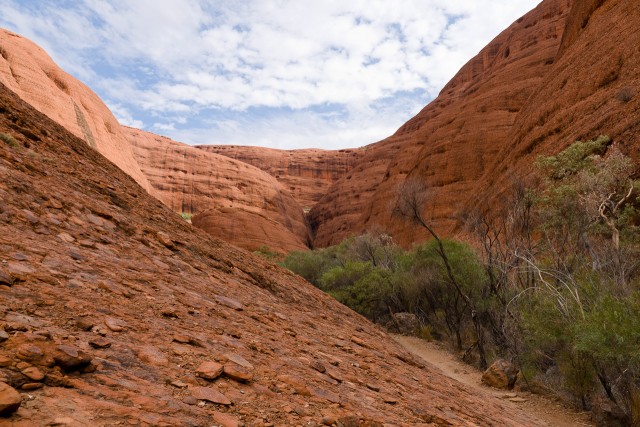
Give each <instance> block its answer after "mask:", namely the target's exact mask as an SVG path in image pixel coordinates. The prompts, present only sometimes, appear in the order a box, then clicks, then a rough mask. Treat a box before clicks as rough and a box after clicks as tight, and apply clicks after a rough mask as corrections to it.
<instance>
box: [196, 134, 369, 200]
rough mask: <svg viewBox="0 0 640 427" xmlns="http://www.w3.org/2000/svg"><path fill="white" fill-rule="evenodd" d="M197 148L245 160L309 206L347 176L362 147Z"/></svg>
mask: <svg viewBox="0 0 640 427" xmlns="http://www.w3.org/2000/svg"><path fill="white" fill-rule="evenodd" d="M197 147H198V148H199V149H201V150H205V151H208V152H210V153H216V154H221V155H223V156H227V157H231V158H232V159H236V160H240V161H242V162H245V163H249V164H250V165H253V166H255V167H257V168H259V169H262V170H263V171H265V172H267V173H269V174H270V175H271V176H273V177H275V178H276V179H277V180H278V181H279V182H280V183H281V184H282V186H283V187H284V188H285V189H287V190H288V191H289V192H290V193H291V195H292V196H293V197H294V198H295V199H296V200H297V201H298V203H299V204H300V205H301V206H302V207H303V208H304V209H305V210H308V209H310V208H311V207H312V206H313V205H315V204H316V203H317V202H318V201H319V200H320V199H321V198H322V196H324V194H325V193H326V192H327V190H328V189H329V187H330V186H331V184H333V183H334V182H336V181H337V180H339V179H340V178H343V177H345V176H347V174H348V173H349V171H350V170H351V169H352V168H353V166H354V165H355V164H356V163H357V162H358V161H359V160H360V158H361V157H362V155H363V154H364V151H363V150H362V149H344V150H317V149H304V150H276V149H273V148H264V147H250V146H241V145H200V146H197Z"/></svg>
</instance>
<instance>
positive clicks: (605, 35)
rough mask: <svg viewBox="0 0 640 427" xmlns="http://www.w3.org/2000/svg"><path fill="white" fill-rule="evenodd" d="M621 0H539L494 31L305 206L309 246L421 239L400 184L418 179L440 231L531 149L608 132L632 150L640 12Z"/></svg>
mask: <svg viewBox="0 0 640 427" xmlns="http://www.w3.org/2000/svg"><path fill="white" fill-rule="evenodd" d="M635 7H636V5H635V4H633V2H628V1H622V0H607V1H602V0H588V1H583V2H578V1H570V0H545V1H544V2H542V3H541V4H540V5H539V6H538V7H537V8H536V9H534V10H533V11H531V12H530V13H528V14H527V15H526V16H524V17H523V18H521V19H519V20H518V21H517V22H515V23H514V24H513V25H511V26H510V27H509V28H508V29H507V30H505V31H504V32H503V33H502V34H500V35H499V36H498V37H497V38H496V39H494V40H493V41H492V42H491V43H490V44H489V45H488V46H487V47H486V48H485V49H483V50H482V51H481V52H480V53H479V54H478V56H476V57H475V58H473V59H472V60H471V61H470V62H469V63H467V64H466V65H465V66H464V67H463V68H462V69H461V70H460V72H459V73H458V74H457V75H456V76H455V77H454V78H453V79H452V80H451V82H449V84H447V86H446V87H445V88H444V89H443V90H442V92H441V93H440V95H439V96H438V98H437V99H435V100H434V101H433V102H432V103H431V104H429V105H428V106H427V107H425V108H424V109H423V110H422V111H421V112H420V113H419V114H418V115H417V116H416V117H414V118H413V119H411V120H410V121H409V122H407V123H406V124H405V125H404V126H402V127H401V128H400V129H399V130H398V132H397V133H396V134H395V135H393V136H391V137H390V138H388V139H387V140H384V141H382V142H381V143H378V144H373V145H370V146H368V147H367V152H366V154H365V157H364V158H363V160H362V161H361V162H360V163H359V164H357V165H356V166H355V167H354V169H353V170H352V171H351V172H350V173H349V174H348V175H347V177H346V178H344V179H342V180H340V181H338V182H337V183H336V184H335V185H334V186H333V187H332V188H331V189H330V190H329V191H328V193H327V195H326V196H325V197H324V198H323V199H322V200H321V202H320V203H319V204H318V206H317V207H315V208H313V209H312V212H311V215H310V222H311V224H312V227H313V229H314V230H315V240H314V243H315V245H316V246H325V245H330V244H335V243H338V242H339V241H341V240H342V239H344V237H346V236H347V235H348V234H350V233H357V232H361V231H364V230H366V229H371V228H378V229H383V230H386V231H387V232H389V233H390V234H392V235H393V236H394V238H395V239H396V240H397V241H399V242H401V243H404V244H407V245H408V244H410V243H412V242H416V241H422V240H425V239H426V238H427V237H428V236H427V235H426V233H425V232H423V230H420V229H419V227H416V226H415V225H413V224H410V223H409V222H407V221H406V220H404V219H401V218H398V217H397V216H394V215H393V213H392V211H393V206H394V202H395V200H396V199H397V192H398V189H399V188H401V186H402V185H403V184H404V183H405V182H411V181H413V182H421V183H424V184H425V186H426V188H427V189H428V190H427V192H426V193H425V197H426V199H427V200H428V202H427V203H426V205H425V210H424V212H425V216H426V217H427V218H428V220H429V221H430V222H431V223H432V225H433V226H434V227H435V228H436V230H437V231H438V232H439V233H440V234H444V235H446V234H452V233H454V232H457V231H459V230H460V226H461V224H462V220H461V216H462V215H461V214H464V213H469V212H470V211H473V210H475V209H491V208H492V206H495V203H496V201H498V200H499V198H498V197H500V195H501V194H502V193H504V192H505V191H507V190H508V189H509V188H510V187H511V186H512V185H513V184H514V182H517V181H518V180H521V179H522V178H523V177H525V178H526V177H527V176H528V175H529V174H530V173H531V172H532V169H533V163H534V160H535V158H536V157H537V156H538V155H540V154H545V155H548V154H551V153H556V152H558V151H560V150H562V149H563V148H565V147H567V146H568V145H570V144H571V143H573V142H574V141H576V140H588V139H594V138H597V137H598V136H599V135H601V134H604V135H609V136H611V137H612V138H613V140H614V141H615V142H616V144H618V146H619V147H620V149H621V150H622V151H623V152H624V153H626V154H629V155H631V156H632V157H633V158H634V159H635V160H640V155H639V154H638V153H639V152H638V150H637V149H634V148H633V147H638V145H639V144H640V140H639V138H640V136H639V135H640V121H638V120H637V117H638V115H639V114H640V89H638V85H637V82H638V81H639V79H640V66H638V64H640V50H638V49H637V48H636V46H639V45H640V34H639V33H638V32H637V31H636V30H635V29H636V28H637V27H638V25H640V15H638V14H637V13H636V10H635Z"/></svg>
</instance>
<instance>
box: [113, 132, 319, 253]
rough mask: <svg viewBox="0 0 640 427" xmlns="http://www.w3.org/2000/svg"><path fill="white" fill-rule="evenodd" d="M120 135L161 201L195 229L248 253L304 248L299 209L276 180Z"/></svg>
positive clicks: (236, 164) (189, 150)
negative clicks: (189, 220) (185, 215)
mask: <svg viewBox="0 0 640 427" xmlns="http://www.w3.org/2000/svg"><path fill="white" fill-rule="evenodd" d="M123 131H124V133H125V134H126V136H127V138H128V140H129V143H130V144H131V146H132V147H133V150H134V154H135V156H136V159H137V160H138V163H139V164H140V166H141V168H142V171H143V172H144V174H145V175H146V176H147V177H148V179H149V182H150V183H151V185H152V186H153V187H154V188H155V189H156V191H157V194H158V197H159V198H160V200H161V201H162V202H163V203H164V204H165V205H167V206H168V207H169V208H170V209H171V210H173V211H174V212H185V213H190V214H194V215H195V216H194V217H193V219H192V221H193V224H194V225H195V226H197V227H199V228H202V229H203V230H205V231H207V232H209V233H211V234H213V235H214V236H216V237H219V238H221V239H224V240H227V241H229V242H231V243H233V244H235V245H238V246H240V247H243V248H245V249H249V250H255V249H258V248H259V247H261V246H269V248H271V249H272V250H275V251H277V252H281V253H287V252H289V251H292V250H303V249H306V248H307V247H308V243H309V233H308V228H307V224H306V220H305V218H304V215H303V211H302V207H300V205H299V204H298V203H297V202H296V201H295V200H294V199H293V197H291V195H290V194H289V192H288V191H287V190H286V189H284V188H283V187H282V186H281V185H280V183H278V182H277V181H276V179H275V178H274V177H272V176H270V175H269V174H267V173H266V172H264V171H262V170H260V169H258V168H255V167H253V166H251V165H249V164H247V163H243V162H240V161H237V160H233V159H230V158H229V157H226V156H220V155H217V154H214V153H208V152H206V151H203V150H198V149H197V148H194V147H192V146H189V145H186V144H181V143H179V142H176V141H173V140H171V139H169V138H165V137H162V136H158V135H154V134H152V133H149V132H145V131H141V130H138V129H132V128H127V127H124V128H123Z"/></svg>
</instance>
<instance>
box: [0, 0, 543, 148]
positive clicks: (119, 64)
mask: <svg viewBox="0 0 640 427" xmlns="http://www.w3.org/2000/svg"><path fill="white" fill-rule="evenodd" d="M536 3H537V1H536V0H484V1H480V0H457V1H450V0H401V1H398V2H389V1H387V0H369V1H364V0H354V1H350V2H344V1H342V0H323V1H312V0H279V1H266V0H251V1H250V0H242V1H215V2H213V1H209V0H198V1H196V0H193V1H188V2H185V1H183V0H136V1H130V0H79V1H76V2H71V1H63V0H60V1H57V2H51V3H49V2H46V3H45V2H42V3H41V4H40V5H39V7H35V6H33V5H31V6H30V4H31V3H30V2H26V3H23V2H18V1H17V0H5V3H4V4H3V5H0V25H5V26H9V27H11V28H12V29H15V30H16V31H18V32H21V33H22V34H24V35H25V36H27V37H30V38H32V39H34V41H36V42H37V43H39V44H41V45H43V47H45V49H47V50H48V51H49V52H51V53H52V54H53V57H54V59H56V60H57V61H58V62H59V63H60V64H61V65H62V66H63V67H65V68H66V69H67V70H68V71H70V72H72V73H74V74H76V73H77V74H76V75H79V76H80V77H81V78H82V79H83V80H85V82H86V83H88V84H89V85H90V86H91V87H93V88H94V89H96V90H98V91H99V92H100V94H101V95H102V96H103V97H106V98H107V99H106V101H107V102H108V103H110V104H112V105H117V106H118V108H121V109H125V108H126V110H127V114H121V113H119V114H116V115H118V117H120V118H122V119H123V120H126V121H127V123H132V122H133V121H135V120H136V119H134V116H136V117H138V118H137V123H140V119H141V118H144V121H145V122H148V123H156V125H154V128H155V129H159V130H162V129H163V127H162V126H164V128H166V130H167V131H173V132H183V133H182V135H184V136H188V134H187V133H186V132H185V131H184V129H186V128H188V127H189V126H192V127H193V128H201V129H204V128H203V126H204V123H205V122H203V121H202V120H204V119H206V118H207V117H204V118H203V117H200V116H202V115H205V114H209V113H211V112H223V113H224V112H233V113H234V114H237V113H242V112H244V113H245V114H247V115H248V116H247V117H246V119H247V120H246V123H244V124H245V125H251V123H254V122H257V123H259V121H260V120H261V119H262V118H263V117H260V116H258V117H253V116H251V115H252V114H256V111H259V112H261V111H262V109H265V108H266V109H277V110H282V111H283V112H282V114H285V112H284V110H287V111H293V112H288V113H286V114H289V116H288V117H285V116H283V117H279V119H280V120H277V121H276V123H271V124H269V126H267V125H266V124H265V125H264V126H262V127H263V133H261V134H258V136H253V135H252V132H250V131H247V132H240V134H245V135H246V136H247V138H248V139H249V138H251V140H252V141H254V140H256V139H259V140H261V141H262V140H264V139H265V137H264V135H269V138H272V139H271V141H284V140H290V139H291V140H293V139H295V141H294V142H295V143H296V144H305V143H309V144H311V143H313V144H321V143H322V141H321V140H319V139H318V138H317V137H315V136H314V135H322V136H323V138H330V137H331V135H330V132H331V131H332V128H334V129H335V130H336V131H337V132H339V133H340V135H341V136H340V135H337V136H336V137H335V138H332V139H331V140H339V141H343V142H344V141H347V140H350V138H354V139H357V138H355V136H356V135H358V134H360V135H361V138H360V139H359V140H358V141H356V142H355V143H354V144H357V145H364V144H367V143H369V142H372V141H373V140H377V139H381V138H382V137H384V136H386V134H382V133H380V134H378V133H375V132H374V130H373V129H376V131H378V132H389V128H390V127H391V126H392V125H391V124H385V125H384V126H381V125H377V123H378V120H375V119H372V117H375V115H376V114H378V113H380V110H381V108H382V107H383V106H384V105H383V104H384V103H385V102H388V103H389V104H388V105H391V106H394V105H395V104H394V102H393V101H392V100H394V99H395V98H396V97H397V94H400V93H401V94H406V93H412V92H414V93H417V94H420V95H419V97H415V98H411V99H409V98H407V97H406V96H405V95H402V99H405V101H406V102H409V103H412V104H416V103H421V104H422V105H424V104H425V103H426V102H427V101H428V97H426V96H425V91H426V93H428V94H429V95H431V96H433V95H434V94H436V93H437V91H438V90H439V89H440V88H441V87H442V86H443V85H444V84H445V83H446V82H447V81H448V80H449V79H450V78H451V77H453V75H454V74H455V72H456V71H457V70H458V69H459V68H460V67H461V66H462V65H463V64H464V62H466V61H467V60H469V59H470V58H471V57H472V56H473V55H474V54H475V53H477V52H478V51H479V50H480V49H481V48H482V47H483V46H484V45H485V44H486V43H487V42H488V41H489V40H490V39H491V38H492V37H493V36H495V35H497V33H498V32H499V31H500V30H502V29H504V28H506V26H507V25H509V24H510V23H511V22H512V21H513V20H515V19H517V18H518V17H519V16H520V15H522V14H523V13H525V12H526V11H527V10H529V9H531V8H532V7H534V6H535V5H536ZM384 100H387V101H384ZM326 105H334V106H336V108H341V109H343V110H344V111H346V114H347V116H348V117H346V118H344V119H343V121H344V123H348V126H352V128H348V129H347V128H346V127H345V128H344V129H343V128H340V127H338V128H336V125H337V124H336V122H335V120H333V121H331V120H327V119H326V118H325V117H321V116H316V119H317V120H315V121H314V117H312V116H314V114H313V110H314V109H316V110H322V111H324V109H325V108H324V107H325V106H326ZM407 110H413V108H410V109H407V108H403V109H401V111H400V110H398V111H396V112H394V114H391V115H390V116H392V117H393V118H394V119H398V120H401V121H399V122H397V123H395V124H393V129H395V128H397V127H399V126H400V125H401V124H402V122H404V121H405V120H407V119H408V118H409V117H406V116H405V114H407ZM358 111H368V114H364V115H363V114H358V113H357V112H358ZM385 112H387V113H388V109H385ZM214 115H215V114H214ZM269 117H270V120H272V121H273V115H272V116H269ZM177 118H182V120H183V122H182V123H181V122H180V121H178V120H177ZM185 118H186V123H185V122H184V120H185ZM302 119H304V120H310V121H311V122H313V123H314V125H313V127H314V129H315V132H310V133H303V134H300V133H299V132H298V131H293V130H294V128H288V127H287V126H292V125H295V124H296V123H298V122H299V120H302ZM220 120H228V119H227V118H225V117H224V115H223V117H222V118H221V119H220ZM383 121H384V120H383ZM163 123H164V125H163ZM176 124H179V125H180V126H176ZM322 124H324V126H325V127H324V128H322V129H320V128H321V127H322ZM345 126H347V125H346V124H345ZM367 126H369V127H367ZM172 127H173V128H175V130H172V129H171V128H172ZM223 128H224V127H223V126H218V127H215V129H217V130H218V131H219V132H222V131H221V130H220V129H223ZM364 128H367V129H371V130H370V131H369V130H364V131H363V130H362V129H364ZM181 129H182V130H181ZM276 129H278V130H276ZM296 132H298V136H297V137H295V138H294V137H289V135H290V134H294V133H296ZM194 135H195V133H194ZM209 135H211V132H210V133H209ZM260 135H263V136H260ZM351 135H353V136H351ZM219 136H220V139H226V138H231V136H229V135H226V134H224V133H220V134H219ZM198 139H199V140H201V139H200V138H198ZM234 139H236V138H235V137H234ZM305 141H306V142H305ZM234 142H235V143H242V141H234ZM294 142H292V143H294ZM247 143H250V141H249V140H247ZM264 143H265V144H267V143H269V141H264ZM271 143H273V142H271ZM349 145H353V144H349Z"/></svg>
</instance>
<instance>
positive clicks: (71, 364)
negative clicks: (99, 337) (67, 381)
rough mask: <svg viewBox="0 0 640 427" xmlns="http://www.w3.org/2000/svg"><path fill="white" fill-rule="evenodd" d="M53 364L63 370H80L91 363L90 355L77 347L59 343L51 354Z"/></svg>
mask: <svg viewBox="0 0 640 427" xmlns="http://www.w3.org/2000/svg"><path fill="white" fill-rule="evenodd" d="M53 360H54V361H55V364H56V365H58V366H60V367H61V368H62V369H64V370H65V371H76V370H80V369H82V368H84V367H86V366H88V365H89V364H90V363H91V356H89V355H88V354H87V353H85V352H84V351H82V350H80V349H79V348H78V347H75V346H71V345H59V346H58V347H56V351H55V352H54V354H53Z"/></svg>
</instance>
